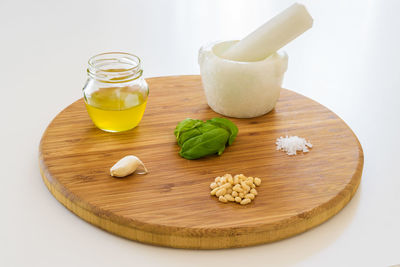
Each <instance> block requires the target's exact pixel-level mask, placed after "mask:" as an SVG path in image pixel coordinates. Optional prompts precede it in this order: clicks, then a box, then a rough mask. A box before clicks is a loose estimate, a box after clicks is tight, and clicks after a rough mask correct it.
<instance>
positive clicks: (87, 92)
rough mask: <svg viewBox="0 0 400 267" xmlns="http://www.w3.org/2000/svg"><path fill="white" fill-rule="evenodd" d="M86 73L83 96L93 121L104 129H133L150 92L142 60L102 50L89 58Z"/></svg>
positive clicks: (115, 130)
mask: <svg viewBox="0 0 400 267" xmlns="http://www.w3.org/2000/svg"><path fill="white" fill-rule="evenodd" d="M87 73H88V79H87V81H86V84H85V86H84V88H83V96H84V99H85V104H86V109H87V111H88V114H89V116H90V118H91V119H92V121H93V123H94V124H95V125H96V126H97V127H98V128H99V129H101V130H103V131H107V132H122V131H127V130H130V129H133V128H135V127H136V126H137V125H138V124H139V122H140V121H141V119H142V117H143V113H144V110H145V108H146V104H147V98H148V94H149V87H148V85H147V83H146V81H145V79H144V78H143V76H142V74H143V69H142V65H141V60H140V59H139V58H138V57H137V56H135V55H132V54H128V53H122V52H112V53H103V54H99V55H96V56H94V57H92V58H90V59H89V62H88V69H87Z"/></svg>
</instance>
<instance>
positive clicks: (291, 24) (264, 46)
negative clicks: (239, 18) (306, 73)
mask: <svg viewBox="0 0 400 267" xmlns="http://www.w3.org/2000/svg"><path fill="white" fill-rule="evenodd" d="M312 25H313V19H312V17H311V16H310V14H309V13H308V12H307V9H306V8H305V6H303V5H301V4H298V3H295V4H293V5H292V6H290V7H288V8H287V9H285V10H284V11H282V12H281V13H280V14H278V15H276V16H275V17H273V18H272V19H271V20H269V21H267V22H266V23H265V24H263V25H262V26H261V27H259V28H258V29H256V30H255V31H254V32H252V33H250V34H249V35H248V36H246V37H245V38H244V39H242V40H241V41H239V42H238V43H236V44H235V45H233V46H232V47H230V48H229V49H228V50H227V51H226V52H225V53H223V54H222V57H223V58H226V59H230V60H235V61H258V60H263V59H265V58H266V57H268V56H270V55H271V54H272V53H274V52H276V51H278V50H279V49H280V48H282V47H283V46H285V45H286V44H287V43H289V42H290V41H292V40H294V39H295V38H296V37H298V36H299V35H301V34H302V33H304V32H305V31H306V30H308V29H309V28H311V27H312Z"/></svg>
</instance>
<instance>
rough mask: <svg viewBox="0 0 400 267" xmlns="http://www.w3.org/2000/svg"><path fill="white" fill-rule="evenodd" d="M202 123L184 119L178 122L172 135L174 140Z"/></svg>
mask: <svg viewBox="0 0 400 267" xmlns="http://www.w3.org/2000/svg"><path fill="white" fill-rule="evenodd" d="M203 123H204V122H203V121H202V120H193V119H189V118H188V119H184V120H183V121H181V122H179V123H178V125H177V126H176V128H175V131H174V135H175V136H176V140H178V139H179V136H180V135H181V134H182V133H184V132H186V131H188V130H190V129H193V128H195V127H198V126H199V125H201V124H203Z"/></svg>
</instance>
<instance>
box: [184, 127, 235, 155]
mask: <svg viewBox="0 0 400 267" xmlns="http://www.w3.org/2000/svg"><path fill="white" fill-rule="evenodd" d="M206 127H211V126H206ZM229 135H230V134H229V132H228V131H226V130H225V129H223V128H218V127H214V128H213V129H212V130H209V131H207V132H204V133H203V134H201V135H198V136H195V137H193V138H190V139H189V140H187V141H186V142H184V143H183V145H182V148H181V150H180V151H179V155H181V156H182V157H184V158H186V159H198V158H201V157H204V156H207V155H212V154H215V153H218V154H219V155H221V154H222V152H223V151H224V149H225V145H226V143H227V141H228V139H229Z"/></svg>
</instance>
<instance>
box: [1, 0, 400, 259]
mask: <svg viewBox="0 0 400 267" xmlns="http://www.w3.org/2000/svg"><path fill="white" fill-rule="evenodd" d="M292 3H293V1H287V0H286V1H262V0H260V1H251V0H250V1H228V0H227V1H211V0H209V1H196V2H195V1H161V0H160V1H133V0H132V1H104V0H103V1H73V0H70V1H64V2H61V1H39V0H38V1H7V0H1V1H0V59H1V61H0V78H1V79H0V81H1V95H2V98H1V100H2V101H1V105H0V109H1V112H0V114H1V122H2V127H1V132H0V135H1V136H0V137H1V139H0V140H1V149H2V153H1V161H0V167H1V170H2V177H1V184H0V205H1V206H0V208H1V213H0V214H1V220H0V266H52V267H53V266H98V267H100V266H213V265H218V266H227V265H228V264H229V265H230V266H232V264H235V266H236V265H237V266H248V265H249V266H389V265H394V264H399V263H400V248H399V239H400V228H399V222H400V193H399V189H400V177H399V176H400V175H399V163H400V162H399V156H398V149H399V147H400V138H399V136H400V126H399V122H400V120H399V115H400V105H399V104H398V103H399V99H400V93H399V92H400V75H399V74H400V73H399V62H400V52H399V48H400V35H399V34H398V29H399V28H400V16H399V15H398V10H399V9H400V1H397V0H391V1H390V0H385V1H379V0H369V1H365V0H364V1H363V0H357V1H356V0H354V1H345V0H342V1H318V0H310V1H303V3H305V5H306V6H307V8H308V10H309V11H310V13H311V14H312V16H313V17H314V27H313V28H312V29H311V30H310V31H308V32H307V33H305V34H304V35H303V36H301V37H300V38H298V39H296V40H295V41H294V42H293V43H291V44H289V45H288V46H287V47H286V48H285V50H286V51H287V52H288V54H289V69H288V72H287V73H286V76H285V81H284V86H285V87H286V88H290V89H292V90H294V91H297V92H299V93H302V94H304V95H306V96H309V97H311V98H313V99H315V100H317V101H319V102H320V103H322V104H324V105H325V106H327V107H329V108H330V109H332V110H333V111H334V112H336V113H337V114H338V115H339V116H341V117H342V118H343V119H344V120H345V121H346V122H347V123H348V124H349V125H350V127H351V128H352V129H353V130H354V132H355V133H356V135H357V136H358V138H359V139H360V142H361V144H362V146H363V149H364V153H365V165H364V173H363V178H362V182H361V187H360V188H359V190H358V192H357V194H356V195H355V197H354V199H353V200H352V201H351V202H350V203H349V205H348V206H347V207H346V208H345V209H344V210H342V211H341V212H340V213H339V214H338V215H337V216H335V217H333V218H332V219H331V220H329V221H327V222H326V223H324V224H323V225H321V226H319V227H317V228H315V229H313V230H310V231H308V232H306V233H304V234H301V235H299V236H296V237H293V238H289V239H286V240H284V241H280V242H276V243H272V244H266V245H261V246H256V247H249V248H242V249H231V250H219V251H218V250H217V251H195V250H179V249H168V248H161V247H153V246H149V245H144V244H140V243H136V242H133V241H129V240H125V239H122V238H120V237H117V236H114V235H112V234H109V233H107V232H105V231H102V230H99V229H98V228H96V227H93V226H91V225H90V224H88V223H86V222H84V221H83V220H81V219H80V218H78V217H77V216H75V215H73V214H72V213H71V212H69V211H68V210H67V209H65V208H64V207H63V206H62V205H61V204H59V203H58V202H57V201H56V200H55V199H54V198H53V196H52V195H51V194H50V193H49V192H48V190H47V188H46V187H45V185H44V184H43V182H42V180H41V176H40V174H39V169H38V160H37V154H38V145H39V141H40V138H41V135H42V133H43V131H44V130H45V128H46V126H47V124H48V123H49V122H50V121H51V119H52V118H53V117H54V116H55V115H56V114H57V113H58V112H59V111H60V110H61V109H63V108H64V107H65V106H67V105H68V104H70V103H71V102H73V101H74V100H76V99H78V98H79V97H81V88H82V86H83V83H84V80H85V75H86V74H85V68H86V61H87V59H88V58H89V57H90V56H92V55H94V54H96V53H99V52H105V51H115V50H119V51H127V52H133V53H135V54H137V55H139V56H140V57H141V58H142V59H143V61H144V68H145V75H146V76H147V77H150V76H159V75H171V74H174V75H179V74H196V73H198V72H199V69H198V66H197V51H198V48H199V47H200V46H201V45H202V44H204V43H207V42H209V41H213V40H218V39H222V40H224V39H240V38H242V37H243V36H245V35H246V34H247V33H249V32H250V31H252V30H254V29H255V28H257V27H258V26H260V25H261V24H262V23H264V22H265V21H266V19H267V18H269V17H271V16H273V15H275V14H276V13H277V12H279V11H280V10H282V9H284V8H285V7H287V6H289V5H290V4H292ZM310 153H312V152H310Z"/></svg>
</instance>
